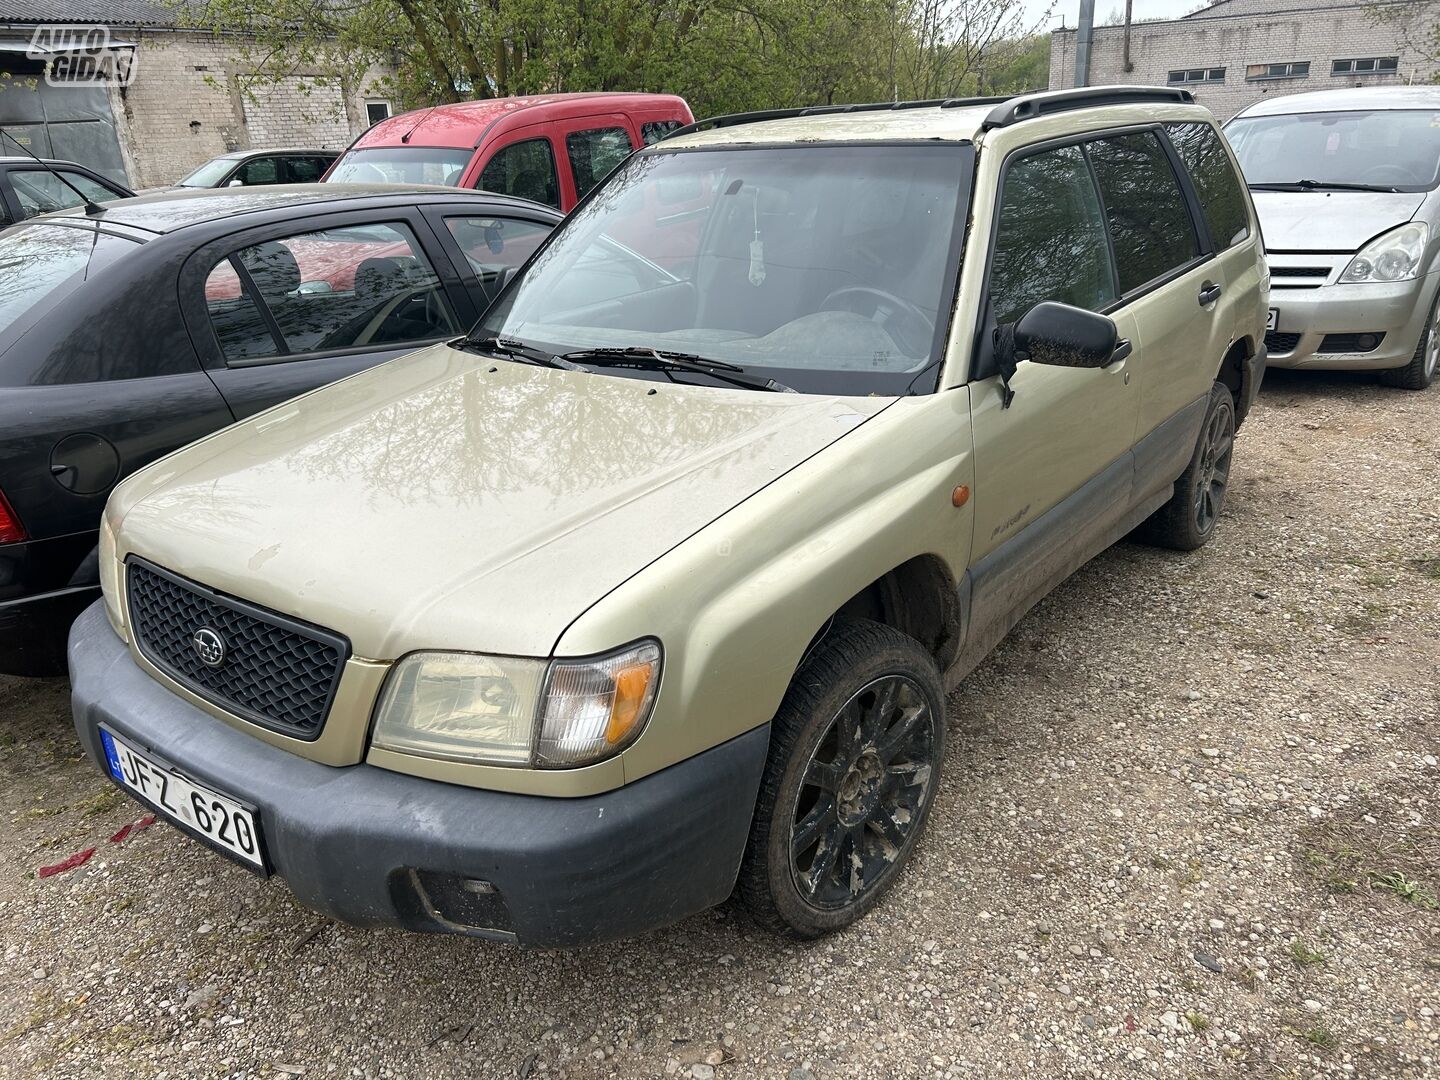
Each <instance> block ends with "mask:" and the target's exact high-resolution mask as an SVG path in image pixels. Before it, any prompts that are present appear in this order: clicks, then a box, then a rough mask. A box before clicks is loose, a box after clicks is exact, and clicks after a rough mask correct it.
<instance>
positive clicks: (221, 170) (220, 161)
mask: <svg viewBox="0 0 1440 1080" xmlns="http://www.w3.org/2000/svg"><path fill="white" fill-rule="evenodd" d="M234 167H235V159H234V158H228V157H218V158H211V159H210V160H209V161H207V162H205V164H204V165H201V166H200V167H199V168H198V169H196V170H195V171H194V172H192V173H190V174H189V175H188V176H186V177H185V178H184V179H183V180H179V181H177V183H178V184H179V186H180V187H193V188H208V187H214V186H215V185H216V184H218V183H219V182H220V181H221V180H223V179H224V178H225V177H226V176H227V175H228V174H229V172H230V170H231V169H233V168H234Z"/></svg>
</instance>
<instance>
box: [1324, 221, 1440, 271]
mask: <svg viewBox="0 0 1440 1080" xmlns="http://www.w3.org/2000/svg"><path fill="white" fill-rule="evenodd" d="M1429 240H1430V226H1428V225H1426V224H1425V222H1423V221H1411V222H1408V223H1406V224H1404V225H1401V226H1400V227H1399V228H1398V229H1391V230H1390V231H1389V232H1387V233H1386V234H1385V235H1384V236H1379V237H1376V238H1375V239H1374V240H1371V241H1370V243H1368V244H1366V245H1365V246H1364V247H1363V248H1361V249H1360V252H1359V254H1357V255H1356V256H1355V258H1353V259H1351V260H1350V265H1349V266H1347V267H1345V272H1344V273H1343V274H1341V275H1340V280H1341V281H1342V282H1350V281H1408V280H1409V279H1410V278H1413V277H1417V276H1418V275H1419V274H1420V273H1421V272H1422V271H1423V270H1424V259H1425V245H1426V243H1428V242H1429Z"/></svg>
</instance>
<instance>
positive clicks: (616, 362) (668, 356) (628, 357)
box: [558, 345, 799, 394]
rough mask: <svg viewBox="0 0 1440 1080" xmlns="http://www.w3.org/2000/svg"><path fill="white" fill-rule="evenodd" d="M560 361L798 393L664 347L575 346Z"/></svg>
mask: <svg viewBox="0 0 1440 1080" xmlns="http://www.w3.org/2000/svg"><path fill="white" fill-rule="evenodd" d="M558 359H561V360H569V361H572V362H573V361H576V360H584V361H586V362H587V363H590V364H592V365H594V366H596V367H633V368H639V369H644V370H650V371H688V372H692V373H694V374H696V375H708V376H710V377H711V378H712V379H718V380H719V381H720V382H725V383H729V384H730V385H731V386H742V387H744V388H745V389H747V390H771V391H774V392H776V393H781V394H795V393H798V392H799V391H797V390H796V389H795V388H794V387H792V386H786V385H785V384H784V383H782V382H778V381H777V380H775V379H770V378H766V377H764V376H762V375H750V374H748V373H747V372H746V371H745V369H744V368H743V367H740V366H739V365H738V364H727V363H726V362H725V361H723V360H708V359H706V358H705V357H703V356H697V355H695V354H694V353H685V352H671V351H669V350H668V349H651V348H646V347H644V346H641V345H631V346H627V347H625V348H594V349H576V350H575V351H573V352H568V353H565V354H564V355H563V356H561V357H559V358H558Z"/></svg>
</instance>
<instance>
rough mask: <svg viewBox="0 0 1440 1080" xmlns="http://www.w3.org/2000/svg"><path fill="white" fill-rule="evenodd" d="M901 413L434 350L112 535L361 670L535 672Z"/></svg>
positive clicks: (195, 481) (225, 457)
mask: <svg viewBox="0 0 1440 1080" xmlns="http://www.w3.org/2000/svg"><path fill="white" fill-rule="evenodd" d="M891 400H892V399H889V398H861V399H855V398H844V399H837V398H826V397H816V396H809V395H799V394H785V393H763V392H752V391H745V390H732V389H720V388H716V387H713V386H682V385H673V384H670V383H666V382H658V383H657V382H654V381H649V380H642V379H631V378H622V377H615V376H606V375H591V374H584V373H577V372H569V371H560V370H555V369H551V368H539V367H532V366H528V365H522V364H517V363H507V362H504V361H490V360H486V359H484V358H481V357H477V356H475V355H473V354H469V353H464V352H461V351H459V350H457V349H452V348H450V347H448V346H445V345H437V346H434V347H431V348H428V349H425V350H422V351H420V352H417V353H412V354H410V355H408V356H404V357H401V358H399V359H397V360H394V361H392V362H391V363H389V364H385V365H383V366H381V367H378V368H375V369H372V370H370V371H368V372H364V373H361V374H360V375H356V376H353V377H352V378H350V379H346V380H344V381H343V382H340V383H336V384H334V385H332V386H330V387H327V388H325V389H322V390H318V391H315V392H314V393H311V394H309V395H306V396H304V397H301V398H298V399H296V400H294V401H291V402H288V403H286V404H284V405H281V406H278V407H276V408H275V409H272V410H269V411H268V412H264V413H261V414H259V415H257V416H255V417H252V418H251V419H249V420H246V421H244V422H242V423H239V424H236V425H233V426H232V427H229V428H227V429H225V430H224V431H222V432H220V433H218V434H216V435H213V436H211V437H209V438H208V439H205V440H202V441H201V442H199V443H196V444H194V445H192V446H190V447H188V448H186V449H184V450H181V451H178V452H177V453H175V454H172V455H171V456H169V457H167V458H164V459H162V460H160V461H158V462H156V463H155V464H154V465H152V466H150V467H149V468H147V469H145V470H142V471H141V472H139V473H137V474H136V475H135V476H134V477H132V478H131V479H130V480H128V481H126V482H125V483H124V484H122V485H121V486H120V487H119V488H117V490H116V492H115V495H114V496H113V498H112V503H111V506H110V508H109V510H108V512H107V514H108V517H109V519H110V520H111V522H112V524H115V523H118V540H117V542H118V551H119V553H120V554H121V555H122V556H123V555H124V554H126V553H128V552H135V553H137V554H140V555H142V556H144V557H146V558H148V559H151V560H152V561H154V562H156V563H158V564H160V565H162V566H165V567H167V568H169V569H171V570H173V571H175V572H177V573H180V574H184V575H186V576H188V577H191V578H193V579H195V580H198V581H200V582H202V583H204V584H206V585H209V586H211V587H213V588H216V589H219V590H221V591H223V592H228V593H231V594H233V595H236V596H240V597H243V598H246V599H249V600H251V601H253V602H255V603H259V604H262V605H264V606H266V607H269V608H272V609H275V610H277V611H281V612H285V613H287V614H290V615H292V616H295V617H298V618H301V619H305V620H307V621H310V622H312V623H318V624H319V625H321V626H325V627H328V628H331V629H333V630H336V631H338V632H340V633H342V634H344V635H346V636H347V637H348V638H349V639H350V642H351V647H352V649H353V650H354V652H355V654H356V655H357V656H360V657H368V658H372V659H387V660H388V659H393V658H395V657H398V656H400V655H403V654H405V653H407V652H410V651H413V650H416V649H430V648H434V649H461V650H476V651H488V652H497V653H508V654H515V655H532V656H534V655H539V656H543V655H548V654H549V653H550V651H551V650H552V648H553V647H554V644H555V642H556V641H557V640H558V638H559V636H560V634H561V633H562V632H563V631H564V629H565V628H566V626H568V625H569V623H570V622H571V621H572V620H573V619H575V618H576V617H577V616H578V615H580V614H581V613H582V612H584V611H585V609H586V608H588V607H589V606H590V605H591V604H593V603H594V602H595V601H596V600H598V599H599V598H601V597H602V596H604V595H605V594H606V593H607V592H608V591H610V590H611V589H613V588H615V587H616V586H617V585H619V584H620V583H621V582H623V581H624V580H626V578H628V577H630V576H631V575H633V574H635V573H636V572H638V571H639V570H641V569H643V568H644V567H645V566H646V564H647V563H649V562H651V561H652V560H654V559H656V558H658V557H659V556H660V555H662V554H664V553H665V552H666V551H668V550H669V549H670V548H672V547H674V546H675V545H676V544H678V543H680V542H681V541H683V540H684V539H686V538H687V537H689V536H691V535H692V534H693V533H695V532H696V531H697V530H699V529H701V528H703V527H704V526H705V525H707V524H709V523H710V522H711V521H712V520H714V518H716V517H717V516H719V515H720V514H722V513H724V512H725V511H727V510H729V509H730V508H731V507H733V506H735V505H736V504H737V503H739V502H740V501H742V500H743V499H745V498H747V497H748V496H749V495H751V494H752V493H754V492H755V491H757V490H759V489H760V488H762V487H764V486H765V485H766V484H769V483H770V482H772V481H773V480H775V479H776V478H778V477H779V476H781V475H782V474H783V473H785V472H786V471H787V470H789V469H790V468H793V467H794V466H795V465H797V464H799V463H800V462H801V461H803V460H805V459H806V458H807V457H809V456H811V455H813V454H815V453H816V452H818V451H819V450H821V449H823V448H824V447H826V446H828V445H829V444H830V443H832V442H834V441H835V440H837V439H839V438H842V437H843V436H844V435H845V434H846V433H848V432H850V431H852V430H854V428H855V427H856V426H858V425H859V424H861V423H863V422H864V421H865V420H866V419H868V418H869V417H871V416H874V415H875V414H877V413H878V412H880V411H881V410H882V409H883V408H884V407H885V406H886V405H888V404H889V403H890V402H891ZM725 555H726V552H724V551H716V552H715V557H716V558H724V557H725ZM676 602H677V603H682V602H683V599H681V598H679V597H677V598H676ZM616 644H617V645H618V644H622V643H620V642H617V643H616Z"/></svg>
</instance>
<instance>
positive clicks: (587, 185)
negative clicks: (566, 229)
mask: <svg viewBox="0 0 1440 1080" xmlns="http://www.w3.org/2000/svg"><path fill="white" fill-rule="evenodd" d="M633 149H635V148H634V147H633V146H631V145H630V136H629V134H628V133H627V132H626V131H625V129H624V128H592V129H591V130H590V131H572V132H571V133H570V134H569V135H566V136H565V150H566V152H567V153H568V154H569V155H570V171H571V172H572V173H574V174H575V197H576V198H578V199H583V198H584V197H585V196H586V195H587V194H588V193H589V191H590V189H591V188H593V187H594V186H595V185H596V184H598V183H599V182H600V181H601V180H604V179H605V177H607V176H609V175H610V171H611V170H612V169H614V168H615V166H616V165H619V164H620V163H621V162H622V161H624V160H625V159H626V158H627V157H629V156H630V151H631V150H633Z"/></svg>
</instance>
